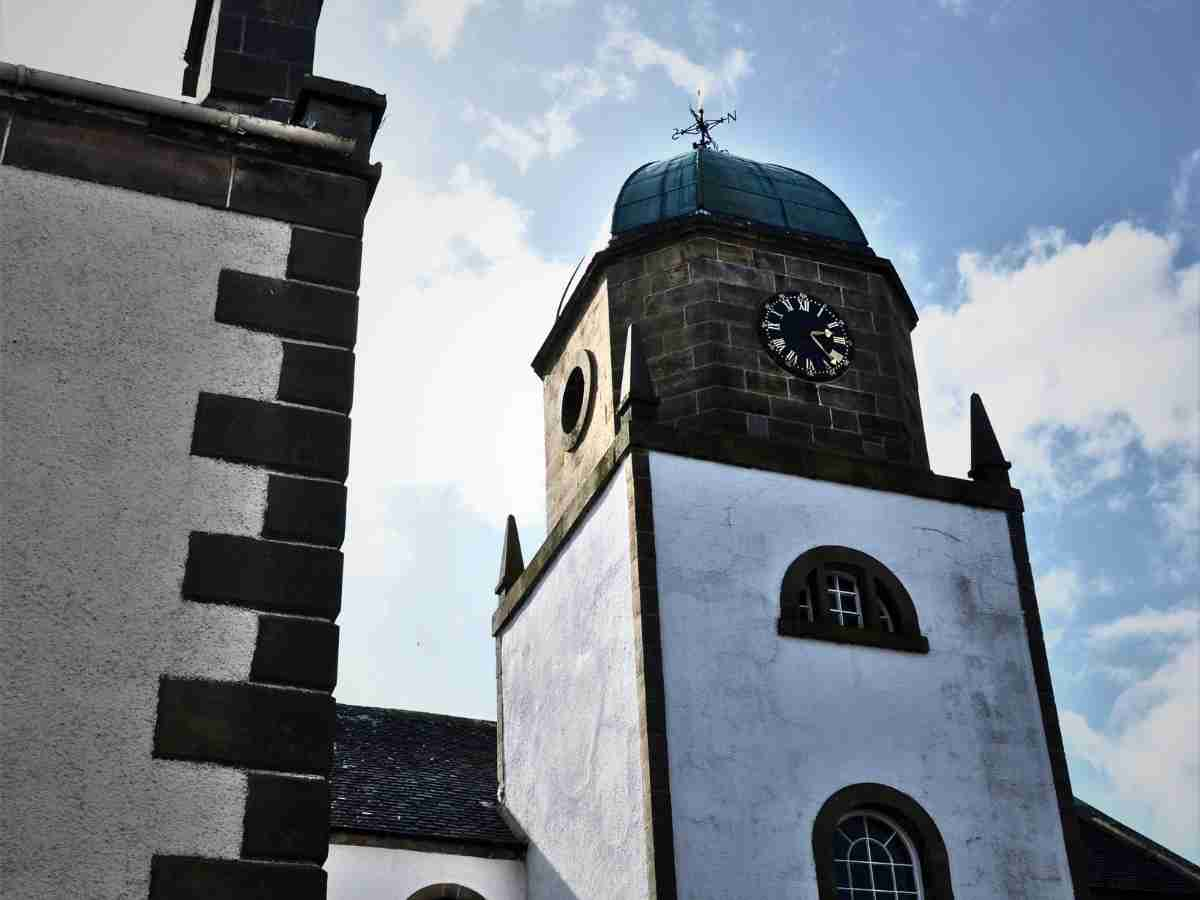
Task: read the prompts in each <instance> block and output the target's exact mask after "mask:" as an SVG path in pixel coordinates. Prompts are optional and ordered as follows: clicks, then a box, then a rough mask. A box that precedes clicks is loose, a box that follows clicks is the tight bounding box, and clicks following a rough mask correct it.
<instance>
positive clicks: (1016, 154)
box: [0, 0, 1200, 860]
mask: <svg viewBox="0 0 1200 900" xmlns="http://www.w3.org/2000/svg"><path fill="white" fill-rule="evenodd" d="M27 6H31V4H26V3H23V2H13V0H0V58H4V59H6V60H8V61H12V62H18V63H25V64H27V65H32V66H37V67H41V68H47V69H51V70H54V71H60V72H65V73H68V74H73V75H80V76H83V77H88V78H94V79H96V80H101V81H108V82H112V83H117V84H122V85H125V86H129V87H134V88H138V89H141V90H151V91H154V92H157V93H162V94H167V95H175V94H176V93H177V91H178V84H179V77H180V74H181V66H180V64H179V62H178V60H179V57H180V54H181V52H182V46H183V42H184V39H185V36H186V30H187V25H188V22H189V20H190V10H191V4H190V2H189V0H170V2H161V3H158V4H148V5H144V4H135V3H132V2H125V3H114V4H105V5H103V7H102V8H101V5H99V4H95V5H92V6H95V7H96V8H95V9H92V8H88V9H84V10H79V9H77V8H76V7H77V4H75V3H73V2H66V0H47V2H44V3H42V4H40V5H39V7H38V9H37V10H33V9H27V8H26V7H27ZM123 9H124V12H122V10H123ZM64 23H67V24H68V26H69V27H67V28H66V29H64V28H63V27H62V26H63V24H64ZM1197 36H1200V4H1197V3H1195V2H1190V0H1187V2H1182V0H1181V2H1166V0H1163V2H1142V3H1124V2H1122V3H1117V2H1105V3H1096V2H1092V3H1067V2H1060V3H1054V4H1044V3H1035V2H1032V0H911V2H888V3H861V2H820V3H817V2H781V3H763V4H757V5H754V6H753V8H746V7H745V5H743V4H732V3H722V2H718V0H693V2H681V3H671V4H665V3H664V4H647V5H644V6H627V5H619V4H591V3H581V2H572V0H524V2H522V0H393V2H389V3H371V2H363V0H326V4H325V11H324V13H323V17H322V23H321V28H320V32H319V36H318V48H317V70H318V72H319V73H320V74H323V75H326V76H329V77H333V78H339V79H344V80H348V81H354V82H358V83H361V84H366V85H368V86H371V87H373V88H375V89H376V90H379V91H383V92H385V93H386V94H387V95H388V99H389V113H388V116H387V119H386V120H385V122H384V126H383V128H382V130H381V132H380V135H379V138H378V140H377V142H376V145H375V157H376V158H377V159H379V160H381V161H382V162H383V163H384V166H385V174H384V180H383V182H382V184H381V186H380V189H379V193H378V195H377V197H376V200H375V205H374V207H373V209H372V212H371V216H370V218H369V220H368V224H367V243H366V258H365V262H364V280H363V288H362V320H361V334H362V339H361V344H360V347H359V384H358V391H357V394H356V406H355V413H354V420H355V421H354V448H353V464H352V470H351V507H352V509H351V526H350V529H351V530H350V537H349V540H348V542H347V544H346V560H347V579H346V591H345V602H344V607H343V608H344V612H343V615H342V619H341V623H342V629H343V639H342V660H341V680H340V684H339V687H338V691H337V695H338V699H339V700H341V701H343V702H351V703H366V704H377V705H387V706H398V707H408V708H419V709H428V710H434V711H438V712H445V713H454V714H461V715H470V716H477V717H484V718H491V717H492V716H493V715H494V703H495V689H494V682H493V680H492V678H493V673H492V666H493V661H494V657H493V651H492V646H491V639H490V635H489V633H488V620H489V617H490V614H491V611H492V608H493V606H494V598H493V597H492V595H491V592H490V589H491V586H492V585H493V584H494V581H495V569H496V566H497V562H498V555H499V548H500V539H501V525H502V523H503V517H504V515H505V514H506V513H508V512H510V511H512V512H515V513H516V514H517V516H518V519H519V521H520V522H521V525H522V538H523V542H524V545H525V549H526V556H527V557H528V556H529V555H531V554H532V552H533V551H534V549H535V548H536V547H537V545H538V543H539V542H540V539H541V536H542V534H543V533H544V529H545V522H544V521H543V519H542V512H541V508H542V495H541V491H542V482H541V465H542V447H541V406H540V385H539V383H538V381H537V379H536V377H535V376H534V375H533V373H532V372H531V370H530V369H529V367H528V363H529V360H530V359H531V358H532V356H533V352H534V350H535V349H536V348H537V346H538V344H539V343H540V342H541V339H542V337H543V336H544V335H545V333H546V331H547V329H548V328H549V326H550V323H551V321H552V319H553V315H554V307H555V305H556V303H557V301H558V297H559V294H560V293H561V291H562V288H563V285H564V284H565V282H566V280H567V277H568V275H569V274H570V271H571V269H572V268H573V267H574V265H575V263H576V261H577V260H578V259H579V257H580V255H582V254H584V253H587V252H589V251H591V250H593V249H595V248H597V247H598V246H600V245H601V244H602V242H603V241H604V240H606V228H607V223H608V219H609V216H610V214H611V204H612V201H613V199H614V198H615V196H616V192H617V190H618V188H619V187H620V184H621V182H622V181H623V179H624V178H625V176H626V175H627V174H628V173H629V172H630V171H631V170H632V169H633V168H635V167H636V166H638V165H640V164H642V163H644V162H647V161H649V160H652V159H660V158H663V157H665V156H668V155H671V154H673V153H674V152H677V151H678V150H679V149H681V148H680V145H678V144H673V143H672V142H671V140H670V134H671V130H672V129H673V128H674V127H676V126H679V125H683V124H686V122H687V103H688V100H689V98H690V97H691V96H693V95H694V92H695V90H696V88H697V87H700V86H703V87H704V88H705V96H706V105H707V108H708V111H709V112H710V113H721V112H724V111H726V110H727V109H733V108H736V109H737V111H738V122H737V123H736V124H734V125H728V126H722V128H721V129H720V130H719V131H718V133H717V137H718V138H719V139H720V140H721V141H722V143H723V146H725V147H727V148H728V149H730V150H731V151H732V152H734V153H738V154H740V155H745V156H750V157H753V158H757V159H760V160H766V161H771V162H778V163H781V164H784V165H789V166H793V167H796V168H799V169H802V170H804V171H806V172H809V173H811V174H813V175H814V176H816V177H817V178H819V179H821V180H822V181H824V182H825V183H826V184H828V185H829V186H830V187H831V188H833V189H834V190H835V191H836V192H837V193H838V194H839V195H840V196H841V197H842V198H843V199H844V200H845V201H846V202H847V204H848V205H849V206H850V208H851V209H852V210H854V211H855V213H856V214H857V215H858V216H859V219H860V221H861V222H862V224H863V227H864V229H865V231H866V232H867V236H868V238H869V239H870V241H871V244H872V246H873V247H874V249H875V250H876V252H878V253H879V254H881V255H883V256H886V257H889V258H891V259H892V260H893V261H894V262H895V263H896V265H897V268H898V269H899V271H900V272H901V275H902V277H903V278H904V281H905V283H906V285H907V287H908V289H909V292H910V293H911V295H912V297H913V299H914V302H915V303H916V304H917V306H918V309H919V311H920V314H921V324H920V325H919V326H918V328H917V330H916V332H915V333H914V338H915V340H916V342H917V347H918V353H919V355H920V358H919V366H920V376H921V390H922V395H923V404H924V412H925V418H926V423H927V426H928V432H929V440H930V448H931V454H932V457H933V465H934V468H935V469H936V470H937V471H939V472H943V473H945V474H949V475H960V476H961V475H963V474H964V473H965V470H966V468H967V445H966V398H967V396H968V394H969V393H970V391H972V390H977V391H979V392H980V393H981V394H982V395H983V397H984V400H985V401H986V402H987V404H988V408H989V411H990V412H991V415H992V418H993V421H994V424H995V425H996V428H997V431H998V433H999V434H1000V438H1001V441H1002V444H1003V445H1004V447H1005V449H1006V450H1007V451H1008V453H1009V455H1010V457H1012V459H1013V460H1014V463H1015V465H1014V470H1013V477H1014V481H1015V483H1016V484H1017V485H1018V486H1019V487H1021V488H1022V490H1023V491H1024V493H1025V497H1026V505H1027V507H1028V510H1029V511H1028V513H1027V526H1028V530H1029V537H1030V545H1031V549H1032V555H1033V561H1034V567H1035V571H1036V574H1037V579H1038V589H1039V599H1040V602H1041V605H1042V611H1043V618H1044V620H1045V622H1046V625H1047V629H1048V637H1049V644H1050V658H1051V668H1052V672H1053V676H1054V685H1055V690H1056V693H1057V697H1058V704H1059V711H1060V716H1061V719H1062V722H1063V729H1064V733H1065V735H1066V741H1067V749H1068V756H1069V761H1070V765H1071V774H1072V779H1073V781H1074V785H1075V789H1076V793H1077V794H1079V795H1080V796H1082V797H1083V798H1084V799H1086V800H1089V801H1090V802H1093V803H1094V804H1096V805H1097V806H1099V807H1101V808H1102V809H1104V810H1106V811H1108V812H1110V813H1111V814H1113V815H1115V816H1117V817H1118V818H1121V819H1122V820H1124V821H1127V822H1128V823H1130V824H1131V825H1133V826H1134V827H1136V828H1138V829H1140V830H1142V831H1144V832H1145V833H1146V834H1148V835H1149V836H1151V837H1153V838H1155V839H1156V840H1158V841H1160V842H1162V843H1164V844H1166V845H1167V846H1169V847H1171V848H1172V849H1175V850H1176V851H1178V852H1181V853H1183V854H1185V855H1187V856H1189V857H1190V858H1192V859H1194V860H1200V837H1198V836H1200V755H1198V751H1197V743H1198V735H1200V708H1198V704H1200V701H1198V695H1200V599H1198V597H1197V588H1196V585H1197V581H1198V577H1200V474H1198V466H1200V424H1198V418H1197V416H1198V407H1200V355H1198V347H1200V231H1198V230H1197V222H1198V221H1200V200H1198V199H1197V198H1198V197H1200V61H1198V60H1200V54H1197V53H1196V46H1197Z"/></svg>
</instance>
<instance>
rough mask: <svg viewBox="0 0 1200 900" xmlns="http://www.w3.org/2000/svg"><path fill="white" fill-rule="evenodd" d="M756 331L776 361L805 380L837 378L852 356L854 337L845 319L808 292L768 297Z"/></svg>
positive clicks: (847, 366) (848, 364)
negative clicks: (811, 296) (812, 297)
mask: <svg viewBox="0 0 1200 900" xmlns="http://www.w3.org/2000/svg"><path fill="white" fill-rule="evenodd" d="M758 333H759V334H760V335H762V339H763V343H764V344H765V345H766V348H767V352H768V353H770V354H771V357H772V358H773V359H774V360H775V362H776V363H778V364H779V365H780V366H782V367H783V368H784V369H787V370H788V371H789V372H791V373H792V374H793V375H799V376H800V377H801V378H804V379H806V380H808V381H830V380H832V379H834V378H837V377H838V376H839V375H841V374H843V373H844V372H845V371H846V370H847V369H849V368H850V363H851V362H852V361H853V360H854V338H853V337H851V336H850V329H849V328H848V327H847V326H846V323H845V322H844V321H842V318H841V317H840V316H839V315H838V314H837V313H835V312H834V311H833V309H832V308H831V307H829V306H827V305H826V304H824V303H822V302H821V301H819V300H813V299H811V298H810V297H809V296H808V295H807V294H801V293H799V292H794V291H793V292H788V293H783V294H772V295H771V296H770V297H768V298H767V300H766V302H765V303H763V305H762V310H761V312H760V314H759V317H758Z"/></svg>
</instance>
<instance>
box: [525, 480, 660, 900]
mask: <svg viewBox="0 0 1200 900" xmlns="http://www.w3.org/2000/svg"><path fill="white" fill-rule="evenodd" d="M628 478H629V465H628V462H626V464H625V465H624V466H623V467H622V468H621V470H620V471H618V472H616V473H615V474H614V475H613V477H612V478H611V479H610V480H609V482H608V485H607V486H606V487H605V488H604V490H603V493H602V495H601V496H600V497H599V498H598V499H597V500H596V502H595V505H594V506H593V507H592V508H591V510H590V511H589V512H588V513H587V515H586V516H585V517H584V520H583V521H582V522H581V523H580V524H579V526H578V527H577V529H576V530H575V532H574V534H573V535H572V536H571V537H570V538H569V539H568V541H567V543H566V545H565V546H564V547H563V548H562V550H561V552H560V553H559V555H558V557H557V558H556V559H555V560H554V561H553V563H552V564H551V565H550V567H549V569H548V571H547V572H546V573H545V575H544V577H543V578H542V580H541V582H540V583H539V584H538V585H537V587H536V588H535V589H534V590H533V592H532V593H531V595H530V596H529V597H528V599H527V600H526V602H525V606H524V608H523V609H522V610H521V611H520V612H519V613H518V614H517V616H516V618H515V619H514V620H512V621H511V622H510V623H509V624H508V625H507V627H506V628H505V629H504V631H503V632H502V640H501V662H502V667H503V690H502V698H501V702H502V704H503V717H504V771H505V790H506V794H505V798H506V804H507V807H508V809H509V810H510V812H511V813H512V815H513V816H514V817H515V818H516V820H517V822H518V823H519V825H520V826H521V828H523V829H524V830H525V832H526V833H527V835H528V837H529V849H528V854H527V857H526V870H527V871H528V877H529V900H614V898H621V900H641V898H645V897H646V896H647V890H648V888H647V884H646V862H645V860H646V836H645V831H644V828H643V823H644V816H643V811H642V803H643V800H642V763H641V746H640V739H639V726H638V723H639V709H638V701H637V693H636V682H635V674H636V673H635V655H634V624H633V595H632V589H631V573H630V557H629V507H628V499H627V491H628Z"/></svg>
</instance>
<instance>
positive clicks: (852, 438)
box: [607, 237, 929, 468]
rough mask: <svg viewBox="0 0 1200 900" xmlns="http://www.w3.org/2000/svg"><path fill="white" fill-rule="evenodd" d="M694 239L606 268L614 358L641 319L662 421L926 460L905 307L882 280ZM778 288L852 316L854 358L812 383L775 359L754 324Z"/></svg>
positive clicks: (749, 243)
mask: <svg viewBox="0 0 1200 900" xmlns="http://www.w3.org/2000/svg"><path fill="white" fill-rule="evenodd" d="M805 252H806V253H807V254H808V257H807V258H801V257H798V256H788V255H784V254H782V253H778V252H773V251H767V250H763V249H760V248H758V247H755V246H754V245H753V239H746V240H745V241H744V242H743V243H729V242H724V241H720V240H717V239H716V238H711V237H691V238H688V239H685V240H681V241H679V242H677V243H675V244H671V245H669V246H666V247H663V248H661V249H658V250H655V251H654V252H651V253H648V254H645V255H642V256H636V257H630V258H626V259H623V260H620V261H618V262H615V263H614V264H612V265H611V266H610V267H609V269H608V271H607V283H608V296H609V303H610V306H611V313H612V322H613V327H612V335H613V338H614V341H613V343H614V347H613V350H614V359H616V360H619V359H620V358H621V354H622V353H623V352H624V348H623V347H619V346H616V344H617V343H618V342H621V341H623V335H624V332H625V326H626V325H627V324H628V322H630V321H634V320H636V321H638V322H640V323H641V325H640V327H641V329H642V336H643V337H642V340H643V342H644V349H645V352H646V355H647V358H648V361H649V365H650V372H651V376H652V378H653V380H654V387H655V390H656V392H657V394H658V396H659V398H660V399H661V401H662V402H661V405H660V407H659V421H660V422H664V423H669V424H673V425H675V426H677V427H680V428H699V429H702V430H705V431H718V432H724V433H734V434H746V435H751V436H753V437H760V438H764V437H765V438H771V439H773V440H780V441H785V442H791V443H798V444H803V445H808V446H815V447H821V448H827V449H832V450H839V451H843V452H851V453H856V454H861V455H864V456H868V457H872V458H876V459H885V460H889V461H893V462H901V463H909V464H913V465H917V466H921V467H925V468H927V467H928V465H929V462H928V453H927V450H926V446H925V437H924V429H923V426H922V421H921V410H920V401H919V399H918V394H917V376H916V367H915V364H914V361H913V353H912V342H911V339H910V336H909V328H908V324H907V323H908V316H907V313H906V311H905V310H904V308H903V305H902V301H901V300H900V299H899V298H897V297H895V296H894V294H893V292H892V289H891V288H890V287H889V285H888V284H887V282H886V281H885V279H884V278H883V277H882V276H880V275H878V274H876V273H875V272H872V271H869V270H868V269H867V266H866V265H864V267H863V269H862V270H858V269H855V268H852V267H850V266H849V265H848V264H846V263H845V262H844V261H843V260H844V258H845V257H844V255H843V257H842V258H841V259H840V260H839V264H838V265H831V264H827V263H825V262H823V261H821V259H820V258H819V257H820V251H819V250H816V249H809V248H806V250H805ZM776 291H801V292H804V293H806V294H808V295H809V296H811V297H813V298H814V299H817V300H820V301H822V302H824V303H827V304H829V305H830V306H831V307H833V308H834V309H835V310H836V311H837V313H838V314H839V315H840V316H841V317H842V318H843V319H845V321H846V322H847V323H848V324H849V326H850V329H851V331H852V333H853V336H854V339H855V344H856V351H855V358H854V364H853V367H852V368H851V370H850V371H849V372H847V373H846V374H845V375H843V376H841V377H840V378H838V379H837V380H836V381H835V382H832V383H829V384H821V385H816V384H812V383H810V382H806V381H804V380H802V379H799V378H795V377H793V376H790V375H789V374H788V373H786V372H785V371H784V370H783V369H781V368H779V367H778V366H777V365H775V364H774V362H773V361H772V360H771V358H770V357H769V356H768V354H767V353H766V352H765V350H764V349H763V347H762V343H761V341H760V339H759V336H758V333H757V330H756V322H757V317H758V310H759V307H760V305H761V303H762V301H763V300H764V299H765V298H766V297H767V296H768V295H770V294H772V293H774V292H776Z"/></svg>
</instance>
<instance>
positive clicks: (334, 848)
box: [325, 844, 525, 900]
mask: <svg viewBox="0 0 1200 900" xmlns="http://www.w3.org/2000/svg"><path fill="white" fill-rule="evenodd" d="M325 871H326V873H328V876H329V892H328V898H329V900H408V898H409V897H411V896H412V895H413V894H415V893H416V892H417V891H419V890H421V889H422V888H425V887H429V886H430V885H434V884H456V885H461V886H462V887H465V888H470V889H471V890H473V891H475V893H477V894H479V895H480V896H481V897H483V900H525V864H524V863H523V862H522V861H521V860H518V859H480V858H479V857H475V856H457V855H452V854H448V853H425V852H418V851H416V850H400V849H396V848H392V847H359V846H354V845H350V844H332V845H331V846H330V847H329V858H328V859H327V860H326V861H325Z"/></svg>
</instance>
